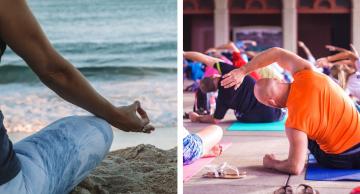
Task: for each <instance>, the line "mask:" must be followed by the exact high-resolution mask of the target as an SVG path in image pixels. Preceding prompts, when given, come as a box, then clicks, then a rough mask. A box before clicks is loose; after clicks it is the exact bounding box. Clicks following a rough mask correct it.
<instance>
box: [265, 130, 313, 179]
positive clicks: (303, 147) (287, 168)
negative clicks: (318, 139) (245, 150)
mask: <svg viewBox="0 0 360 194" xmlns="http://www.w3.org/2000/svg"><path fill="white" fill-rule="evenodd" d="M286 135H287V137H288V140H289V144H290V148H289V156H288V159H286V160H277V159H275V156H274V155H272V154H271V155H265V157H264V161H263V162H264V166H265V167H267V168H272V169H275V170H278V171H280V172H285V173H290V174H295V175H298V174H300V173H301V172H302V171H303V169H304V166H305V160H306V153H307V144H308V140H307V135H306V134H305V133H304V132H302V131H299V130H296V129H286Z"/></svg>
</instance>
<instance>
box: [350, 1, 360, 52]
mask: <svg viewBox="0 0 360 194" xmlns="http://www.w3.org/2000/svg"><path fill="white" fill-rule="evenodd" d="M351 15H352V18H351V21H352V22H351V27H352V43H353V44H354V46H355V48H356V50H358V51H360V1H359V0H353V1H352V13H351Z"/></svg>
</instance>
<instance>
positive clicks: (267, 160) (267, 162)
mask: <svg viewBox="0 0 360 194" xmlns="http://www.w3.org/2000/svg"><path fill="white" fill-rule="evenodd" d="M276 161H277V160H276V158H275V155H274V154H266V155H265V156H264V158H263V166H264V167H265V168H273V164H274V162H276Z"/></svg>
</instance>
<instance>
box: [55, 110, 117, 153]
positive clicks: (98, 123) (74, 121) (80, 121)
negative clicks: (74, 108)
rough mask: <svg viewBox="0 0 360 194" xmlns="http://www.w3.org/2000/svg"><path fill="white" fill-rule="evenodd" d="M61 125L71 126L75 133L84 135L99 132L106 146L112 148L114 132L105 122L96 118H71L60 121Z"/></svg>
mask: <svg viewBox="0 0 360 194" xmlns="http://www.w3.org/2000/svg"><path fill="white" fill-rule="evenodd" d="M59 122H60V124H65V125H67V126H71V128H73V130H74V131H76V132H80V133H82V135H84V134H86V133H87V132H88V133H91V134H96V131H97V132H99V133H100V134H101V135H102V136H103V139H104V143H105V146H106V147H108V148H110V146H111V144H112V141H113V132H112V128H111V126H110V124H109V123H108V122H106V121H105V120H103V119H101V118H99V117H95V116H69V117H65V118H63V119H61V120H59Z"/></svg>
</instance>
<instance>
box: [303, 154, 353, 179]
mask: <svg viewBox="0 0 360 194" xmlns="http://www.w3.org/2000/svg"><path fill="white" fill-rule="evenodd" d="M305 180H316V181H360V170H352V169H351V170H350V169H349V170H340V169H330V168H324V167H321V166H320V165H319V164H317V162H316V160H315V158H314V156H313V155H311V154H310V155H309V160H308V167H307V169H306V174H305Z"/></svg>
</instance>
